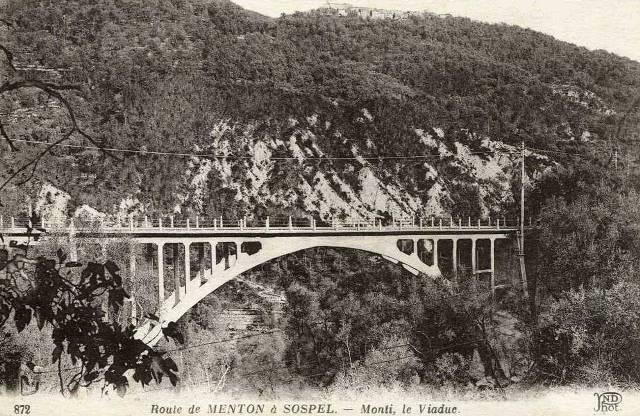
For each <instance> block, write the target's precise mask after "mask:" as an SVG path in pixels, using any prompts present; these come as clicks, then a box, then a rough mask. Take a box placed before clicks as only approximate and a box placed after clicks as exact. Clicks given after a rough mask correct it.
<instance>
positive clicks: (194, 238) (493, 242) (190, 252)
mask: <svg viewBox="0 0 640 416" xmlns="http://www.w3.org/2000/svg"><path fill="white" fill-rule="evenodd" d="M30 225H31V226H33V225H34V224H30ZM25 226H26V224H18V223H16V221H15V220H14V219H12V220H11V222H10V223H8V224H0V233H2V234H3V235H4V236H5V237H4V238H5V241H9V244H8V245H10V246H16V245H17V244H20V243H24V242H25V241H26V240H27V234H26V232H25ZM34 228H35V229H36V230H38V231H35V232H34V233H33V235H31V236H30V238H31V239H32V240H33V239H34V238H37V239H38V241H39V242H40V241H46V240H48V239H54V238H57V239H59V241H64V242H66V243H67V244H68V245H69V251H70V253H71V255H70V259H72V260H75V259H77V258H80V259H81V260H83V261H85V260H88V259H91V258H92V257H95V258H100V257H102V258H110V259H117V260H116V262H119V263H120V264H128V271H127V272H126V273H123V275H124V276H125V278H126V279H127V280H128V282H127V283H128V284H129V285H130V293H131V294H132V298H131V299H130V302H129V306H128V307H127V308H124V309H125V313H126V314H127V315H128V316H129V319H134V320H135V322H138V323H139V329H138V332H137V336H138V337H139V338H141V339H142V340H144V341H145V342H146V343H147V344H149V345H155V344H156V343H157V342H158V341H159V340H160V338H161V337H162V330H161V328H162V326H163V325H165V324H166V323H168V322H172V321H173V322H175V321H177V320H178V319H179V318H180V317H181V316H182V315H184V314H185V313H186V312H187V311H188V310H189V309H190V308H192V307H193V306H194V305H195V304H197V303H198V302H200V301H201V300H202V299H203V298H205V297H206V296H207V295H209V294H210V293H212V292H213V291H215V290H216V289H217V288H219V287H220V286H222V285H224V284H225V283H227V282H228V281H230V280H232V279H234V278H236V277H237V276H239V275H241V274H242V273H244V272H246V271H248V270H251V269H253V268H254V267H256V266H259V265H261V264H263V263H266V262H268V261H270V260H273V259H276V258H278V257H282V256H286V255H288V254H292V253H295V252H298V251H301V250H306V249H311V248H316V247H334V248H344V249H354V250H362V251H366V252H370V253H374V254H377V255H379V256H382V257H383V258H384V259H386V260H388V261H391V262H393V263H396V264H399V265H401V266H402V267H404V268H405V269H407V270H409V271H410V272H412V273H414V274H419V273H423V274H425V275H428V276H431V277H434V278H435V277H439V276H441V275H443V274H447V275H449V276H454V278H455V276H456V275H457V274H458V273H459V272H461V271H464V272H466V273H469V274H471V275H472V276H473V277H474V278H478V279H485V280H486V281H487V282H488V284H489V285H490V287H491V289H492V290H493V291H495V290H496V289H497V288H499V287H501V286H505V285H512V284H517V282H513V281H512V280H511V279H512V277H513V276H514V274H515V275H517V272H516V273H514V270H516V269H515V264H516V260H515V256H514V253H515V251H516V246H515V244H516V243H515V242H516V240H517V239H516V234H517V233H518V230H519V228H518V224H513V223H512V224H507V223H506V222H505V221H504V220H495V221H494V222H492V221H491V220H484V221H480V220H478V221H471V220H470V219H467V221H465V223H464V224H463V222H462V220H461V219H459V220H458V221H457V222H456V221H454V220H453V219H451V218H448V219H434V218H431V219H427V220H419V221H413V220H412V221H398V222H396V221H394V222H393V223H392V224H390V225H383V224H382V222H379V221H372V222H338V221H331V223H325V224H323V225H318V224H316V221H315V220H313V219H311V220H305V222H303V223H300V222H299V221H295V220H293V219H292V218H289V219H288V221H286V222H285V223H282V224H271V223H270V221H269V218H267V219H266V220H265V221H263V222H262V223H259V224H252V225H249V226H248V225H247V222H246V221H245V220H239V221H238V222H237V223H235V222H234V223H233V224H229V223H228V222H225V221H224V220H223V219H217V218H216V219H214V220H213V221H206V220H203V219H200V218H196V220H195V222H191V221H190V220H186V221H181V222H180V223H178V222H177V221H174V220H173V219H170V221H165V222H164V223H163V221H162V219H159V220H155V221H149V220H148V219H147V218H145V219H144V221H134V220H133V219H129V222H128V223H125V224H122V223H117V224H108V225H107V224H104V223H103V222H101V223H99V224H95V223H92V224H74V223H64V224H59V223H53V222H44V223H42V224H37V226H36V227H34ZM145 312H151V313H154V314H155V315H157V316H158V317H159V318H160V322H161V324H160V325H158V324H155V323H154V322H152V321H150V320H145V319H143V318H141V316H142V315H143V313H145Z"/></svg>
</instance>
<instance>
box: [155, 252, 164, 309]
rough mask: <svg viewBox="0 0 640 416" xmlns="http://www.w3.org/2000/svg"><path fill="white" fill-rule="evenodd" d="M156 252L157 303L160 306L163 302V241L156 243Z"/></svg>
mask: <svg viewBox="0 0 640 416" xmlns="http://www.w3.org/2000/svg"><path fill="white" fill-rule="evenodd" d="M157 247H158V252H157V253H156V255H157V262H158V304H159V305H160V306H162V303H163V302H164V241H159V242H158V243H157Z"/></svg>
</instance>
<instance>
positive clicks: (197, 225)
mask: <svg viewBox="0 0 640 416" xmlns="http://www.w3.org/2000/svg"><path fill="white" fill-rule="evenodd" d="M196 228H200V216H198V215H196Z"/></svg>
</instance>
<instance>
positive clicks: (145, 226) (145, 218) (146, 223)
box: [144, 215, 149, 228]
mask: <svg viewBox="0 0 640 416" xmlns="http://www.w3.org/2000/svg"><path fill="white" fill-rule="evenodd" d="M144 228H149V218H147V216H146V215H145V216H144Z"/></svg>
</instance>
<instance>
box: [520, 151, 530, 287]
mask: <svg viewBox="0 0 640 416" xmlns="http://www.w3.org/2000/svg"><path fill="white" fill-rule="evenodd" d="M524 153H525V147H524V140H523V141H522V153H521V160H520V168H521V171H520V238H518V246H519V247H518V248H519V252H518V257H519V259H520V280H521V281H522V291H523V293H524V297H525V299H528V298H529V291H528V289H527V271H526V269H525V262H524V174H525V171H524Z"/></svg>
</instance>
